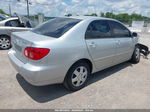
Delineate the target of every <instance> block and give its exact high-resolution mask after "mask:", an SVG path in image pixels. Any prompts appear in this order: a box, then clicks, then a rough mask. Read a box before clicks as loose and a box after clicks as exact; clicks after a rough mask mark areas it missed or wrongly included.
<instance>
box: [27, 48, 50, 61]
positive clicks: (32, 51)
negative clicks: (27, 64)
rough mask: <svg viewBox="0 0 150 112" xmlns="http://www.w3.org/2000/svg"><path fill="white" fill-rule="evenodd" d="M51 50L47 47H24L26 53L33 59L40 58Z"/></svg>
mask: <svg viewBox="0 0 150 112" xmlns="http://www.w3.org/2000/svg"><path fill="white" fill-rule="evenodd" d="M49 52H50V49H47V48H34V47H26V48H25V49H24V55H25V56H26V57H27V58H29V59H32V60H40V59H42V58H44V57H45V56H46V55H48V53H49Z"/></svg>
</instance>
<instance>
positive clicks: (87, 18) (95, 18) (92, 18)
mask: <svg viewBox="0 0 150 112" xmlns="http://www.w3.org/2000/svg"><path fill="white" fill-rule="evenodd" d="M66 18H73V19H81V20H99V19H101V20H115V19H111V18H105V17H95V16H70V17H66ZM115 21H116V20H115Z"/></svg>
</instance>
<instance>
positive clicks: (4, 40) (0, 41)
mask: <svg viewBox="0 0 150 112" xmlns="http://www.w3.org/2000/svg"><path fill="white" fill-rule="evenodd" d="M9 48H11V42H10V37H8V36H0V49H2V50H7V49H9Z"/></svg>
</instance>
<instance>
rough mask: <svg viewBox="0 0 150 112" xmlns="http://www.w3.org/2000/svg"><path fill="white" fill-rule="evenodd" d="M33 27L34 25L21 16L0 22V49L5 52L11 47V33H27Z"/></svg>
mask: <svg viewBox="0 0 150 112" xmlns="http://www.w3.org/2000/svg"><path fill="white" fill-rule="evenodd" d="M35 26H36V25H35V23H33V22H32V21H31V20H29V19H27V18H25V17H23V16H18V17H12V18H7V19H5V20H3V21H0V49H3V50H5V49H9V48H10V47H11V33H12V32H18V31H27V30H30V29H31V28H33V27H35Z"/></svg>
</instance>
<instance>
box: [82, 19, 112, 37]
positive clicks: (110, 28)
mask: <svg viewBox="0 0 150 112" xmlns="http://www.w3.org/2000/svg"><path fill="white" fill-rule="evenodd" d="M95 21H105V22H106V23H107V24H108V26H109V28H110V34H111V36H110V37H100V38H87V37H86V33H87V31H88V30H87V29H88V27H89V26H90V25H91V23H93V22H95ZM88 27H87V28H86V32H85V40H91V39H110V38H114V37H113V32H112V28H111V27H110V24H109V23H108V21H107V20H93V21H91V22H90V23H89V25H88Z"/></svg>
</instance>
